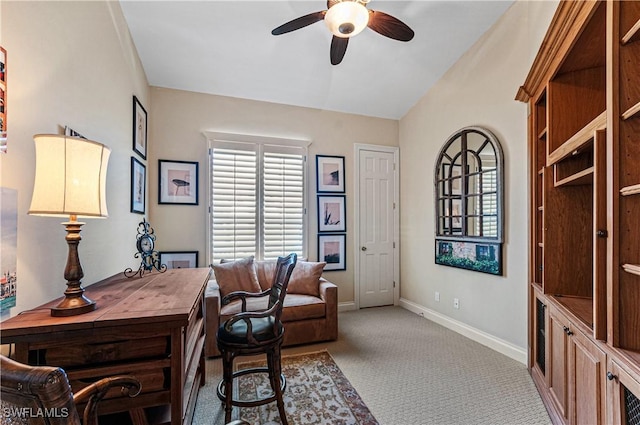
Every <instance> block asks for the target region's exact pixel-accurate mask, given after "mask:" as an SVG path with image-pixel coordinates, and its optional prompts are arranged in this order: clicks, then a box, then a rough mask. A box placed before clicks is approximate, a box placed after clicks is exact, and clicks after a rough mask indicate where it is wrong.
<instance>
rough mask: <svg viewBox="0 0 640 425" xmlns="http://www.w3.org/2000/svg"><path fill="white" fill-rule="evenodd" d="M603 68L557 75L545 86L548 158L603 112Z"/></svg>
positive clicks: (604, 94)
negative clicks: (547, 105) (547, 98)
mask: <svg viewBox="0 0 640 425" xmlns="http://www.w3.org/2000/svg"><path fill="white" fill-rule="evenodd" d="M605 85H606V72H605V68H604V67H601V68H590V69H585V70H579V71H574V72H569V73H566V74H561V75H558V76H556V77H555V78H554V79H553V80H552V81H551V82H550V83H549V103H550V104H549V136H548V139H549V155H551V154H552V153H553V152H554V151H555V150H556V149H558V148H559V147H560V146H561V145H562V144H563V143H565V142H566V141H567V140H569V139H570V138H571V137H573V136H574V135H575V134H576V133H578V132H579V131H580V130H582V129H583V128H584V127H585V126H586V125H587V124H589V123H590V122H592V121H593V120H594V119H595V118H597V117H598V116H599V115H600V114H602V112H604V111H605V109H606V93H605Z"/></svg>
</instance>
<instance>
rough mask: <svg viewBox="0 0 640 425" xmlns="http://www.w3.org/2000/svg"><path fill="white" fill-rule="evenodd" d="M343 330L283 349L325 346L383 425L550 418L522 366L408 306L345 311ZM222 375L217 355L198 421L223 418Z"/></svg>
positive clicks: (201, 424) (519, 422)
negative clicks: (218, 387)
mask: <svg viewBox="0 0 640 425" xmlns="http://www.w3.org/2000/svg"><path fill="white" fill-rule="evenodd" d="M339 328H340V334H339V337H338V340H337V341H334V342H331V343H326V344H314V345H308V346H302V347H294V348H287V349H285V350H284V354H285V355H289V354H293V353H308V352H313V351H318V350H322V349H326V350H328V351H329V353H330V354H331V356H332V357H333V359H334V360H335V362H336V364H337V365H338V367H339V368H340V370H342V372H343V373H344V375H345V376H346V378H347V379H348V380H349V381H350V382H351V384H352V385H353V387H354V388H355V389H356V391H357V392H358V394H359V395H360V397H361V398H362V400H363V401H364V403H365V404H366V405H367V407H368V408H369V410H370V411H371V413H372V414H373V416H374V417H375V418H376V419H377V420H378V422H379V423H380V424H382V425H405V424H412V425H414V424H418V425H430V424H434V425H458V424H460V425H475V424H479V425H480V424H487V425H537V424H541V425H542V424H544V425H548V424H550V423H551V421H550V420H549V416H548V415H547V412H546V410H545V408H544V406H543V404H542V401H541V400H540V396H539V395H538V393H537V391H536V389H535V386H534V384H533V382H532V381H531V378H530V376H529V374H528V373H527V369H526V367H525V366H524V365H523V364H521V363H519V362H517V361H515V360H512V359H510V358H508V357H506V356H504V355H502V354H500V353H497V352H495V351H493V350H491V349H490V348H487V347H485V346H483V345H481V344H478V343H476V342H474V341H471V340H470V339H468V338H465V337H464V336H462V335H459V334H457V333H455V332H453V331H450V330H448V329H446V328H444V327H442V326H440V325H437V324H435V323H433V322H430V321H428V320H426V319H424V318H422V317H420V316H417V315H415V314H413V313H411V312H409V311H407V310H405V309H403V308H400V307H381V308H373V309H363V310H359V311H350V312H345V313H340V316H339ZM247 360H251V359H247ZM221 376H222V372H221V365H220V361H219V360H218V359H209V360H207V384H206V386H205V387H203V388H201V390H200V395H199V398H198V403H197V406H196V413H195V415H194V420H193V423H194V424H197V425H205V424H210V425H222V424H223V423H224V411H223V410H222V409H221V404H220V401H219V400H218V398H217V397H216V395H215V386H216V385H217V383H218V381H219V380H220V378H221ZM304 423H305V422H300V424H304ZM254 425H257V424H254Z"/></svg>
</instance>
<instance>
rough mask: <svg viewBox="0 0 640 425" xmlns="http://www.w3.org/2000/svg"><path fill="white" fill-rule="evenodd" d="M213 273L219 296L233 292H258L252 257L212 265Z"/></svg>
mask: <svg viewBox="0 0 640 425" xmlns="http://www.w3.org/2000/svg"><path fill="white" fill-rule="evenodd" d="M213 273H214V274H215V276H216V281H217V282H218V286H219V287H220V295H221V296H222V297H224V296H225V295H227V294H229V293H231V292H234V291H245V292H260V291H261V289H260V285H259V284H258V277H257V276H256V270H255V268H254V266H253V256H251V257H247V258H243V259H242V260H236V261H231V262H225V263H221V264H214V265H213Z"/></svg>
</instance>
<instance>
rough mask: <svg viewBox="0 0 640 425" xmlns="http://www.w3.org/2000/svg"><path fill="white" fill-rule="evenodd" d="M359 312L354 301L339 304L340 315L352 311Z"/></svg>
mask: <svg viewBox="0 0 640 425" xmlns="http://www.w3.org/2000/svg"><path fill="white" fill-rule="evenodd" d="M352 310H357V308H356V303H355V302H353V301H348V302H343V303H338V313H340V312H341V311H352Z"/></svg>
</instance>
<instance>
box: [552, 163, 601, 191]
mask: <svg viewBox="0 0 640 425" xmlns="http://www.w3.org/2000/svg"><path fill="white" fill-rule="evenodd" d="M583 184H593V167H589V168H586V169H584V170H582V171H580V172H577V173H575V174H572V175H570V176H569V177H565V178H563V179H560V180H556V181H554V182H553V185H554V186H555V187H559V186H579V185H583Z"/></svg>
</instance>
